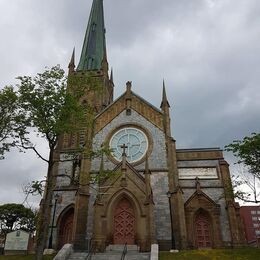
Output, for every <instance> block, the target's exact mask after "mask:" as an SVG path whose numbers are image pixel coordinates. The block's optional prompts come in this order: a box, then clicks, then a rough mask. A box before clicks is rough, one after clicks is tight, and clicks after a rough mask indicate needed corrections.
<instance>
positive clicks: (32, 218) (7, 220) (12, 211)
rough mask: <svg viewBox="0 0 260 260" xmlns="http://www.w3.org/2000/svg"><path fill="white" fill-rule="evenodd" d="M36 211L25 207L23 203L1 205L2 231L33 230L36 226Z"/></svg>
mask: <svg viewBox="0 0 260 260" xmlns="http://www.w3.org/2000/svg"><path fill="white" fill-rule="evenodd" d="M35 222H36V211H33V210H32V209H30V208H26V207H24V206H23V205H22V204H15V203H10V204H3V205H0V229H1V233H5V234H6V233H8V232H11V231H13V230H17V229H23V230H25V231H28V232H33V231H34V230H35V228H36V225H35Z"/></svg>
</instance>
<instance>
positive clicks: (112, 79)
mask: <svg viewBox="0 0 260 260" xmlns="http://www.w3.org/2000/svg"><path fill="white" fill-rule="evenodd" d="M110 81H111V82H112V83H114V76H113V68H111V72H110Z"/></svg>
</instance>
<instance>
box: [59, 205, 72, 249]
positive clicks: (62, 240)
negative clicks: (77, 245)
mask: <svg viewBox="0 0 260 260" xmlns="http://www.w3.org/2000/svg"><path fill="white" fill-rule="evenodd" d="M73 218H74V208H70V209H69V210H68V211H67V212H66V213H65V214H64V215H63V216H62V218H61V220H60V228H59V240H58V241H59V243H58V248H59V249H60V248H62V247H63V245H65V244H68V243H71V242H72V229H73Z"/></svg>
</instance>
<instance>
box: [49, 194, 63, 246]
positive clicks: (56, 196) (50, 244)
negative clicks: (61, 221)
mask: <svg viewBox="0 0 260 260" xmlns="http://www.w3.org/2000/svg"><path fill="white" fill-rule="evenodd" d="M59 197H60V196H59V194H58V193H56V194H55V195H54V199H55V202H54V208H53V215H52V222H51V234H50V238H49V246H48V248H52V235H53V228H54V218H55V213H56V207H57V202H58V199H59Z"/></svg>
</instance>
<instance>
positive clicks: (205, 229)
mask: <svg viewBox="0 0 260 260" xmlns="http://www.w3.org/2000/svg"><path fill="white" fill-rule="evenodd" d="M211 230H212V227H211V223H210V219H209V217H208V216H207V215H206V214H203V213H202V212H200V213H199V214H198V215H197V216H196V218H195V239H196V244H197V247H198V248H212V244H213V243H212V235H211Z"/></svg>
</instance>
